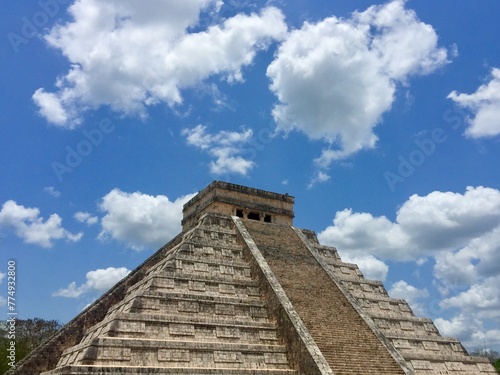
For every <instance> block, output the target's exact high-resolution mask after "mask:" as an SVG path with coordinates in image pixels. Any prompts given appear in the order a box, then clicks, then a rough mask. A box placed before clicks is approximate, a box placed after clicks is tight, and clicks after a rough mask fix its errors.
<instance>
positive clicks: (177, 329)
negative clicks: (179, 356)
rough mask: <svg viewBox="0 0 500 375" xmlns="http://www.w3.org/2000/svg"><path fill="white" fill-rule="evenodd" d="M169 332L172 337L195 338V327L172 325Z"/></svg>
mask: <svg viewBox="0 0 500 375" xmlns="http://www.w3.org/2000/svg"><path fill="white" fill-rule="evenodd" d="M168 332H169V333H170V335H171V336H194V325H193V324H177V323H170V324H169V326H168Z"/></svg>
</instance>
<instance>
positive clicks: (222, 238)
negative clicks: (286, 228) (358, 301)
mask: <svg viewBox="0 0 500 375" xmlns="http://www.w3.org/2000/svg"><path fill="white" fill-rule="evenodd" d="M104 373H105V374H200V375H201V374H221V375H226V374H227V375H229V374H252V375H285V374H286V375H292V374H293V375H295V374H297V372H296V371H295V370H293V369H292V368H291V367H290V364H289V361H288V359H287V348H286V347H285V345H283V344H281V343H280V342H279V340H278V335H277V326H276V323H275V322H272V321H270V319H269V318H268V308H267V305H266V303H265V301H264V300H263V298H262V296H261V292H260V290H259V286H258V284H257V282H256V281H255V280H253V279H252V277H251V275H250V267H249V265H248V263H247V262H246V261H245V260H244V258H243V253H242V246H241V244H238V243H237V241H236V232H235V229H234V223H233V222H232V220H231V218H230V217H228V216H221V215H216V214H209V215H206V216H205V217H204V218H203V219H202V220H201V221H200V224H199V225H198V226H197V227H195V228H194V229H192V230H190V231H189V232H187V233H186V234H184V236H183V240H182V241H181V242H180V243H179V244H178V245H177V246H175V247H174V248H173V249H172V250H171V251H170V252H169V253H168V254H167V256H166V257H165V258H164V259H163V260H162V261H160V262H158V263H157V264H155V265H154V266H153V267H151V268H150V269H149V270H148V271H147V273H146V275H145V277H143V278H142V280H141V281H139V282H138V283H136V284H135V285H133V286H131V287H130V288H129V289H128V291H127V294H126V296H125V298H124V299H123V300H122V301H121V302H119V303H117V304H115V305H114V306H112V307H111V308H110V309H109V310H108V313H107V315H106V317H105V318H104V319H103V320H102V321H101V322H99V323H97V324H94V325H93V326H91V327H89V328H88V329H87V330H86V332H85V334H84V336H83V338H82V340H81V341H80V343H79V344H77V345H75V346H72V347H70V348H67V349H66V350H64V352H63V353H62V355H61V357H60V360H59V363H58V365H57V367H56V368H55V369H54V370H51V371H47V372H44V373H43V375H52V374H65V375H69V374H79V375H81V374H104Z"/></svg>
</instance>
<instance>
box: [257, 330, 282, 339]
mask: <svg viewBox="0 0 500 375" xmlns="http://www.w3.org/2000/svg"><path fill="white" fill-rule="evenodd" d="M259 338H260V339H262V340H277V339H278V338H277V337H276V332H275V331H274V330H272V331H271V330H263V329H261V330H260V331H259Z"/></svg>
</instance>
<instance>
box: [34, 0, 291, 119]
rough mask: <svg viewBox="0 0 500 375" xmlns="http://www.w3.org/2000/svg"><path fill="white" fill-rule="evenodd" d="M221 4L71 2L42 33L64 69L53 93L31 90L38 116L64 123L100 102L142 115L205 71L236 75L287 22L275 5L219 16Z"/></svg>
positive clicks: (199, 0) (193, 0)
mask: <svg viewBox="0 0 500 375" xmlns="http://www.w3.org/2000/svg"><path fill="white" fill-rule="evenodd" d="M220 6H221V3H220V1H216V0H188V1H184V0H183V1H180V0H179V1H171V0H160V1H155V2H152V3H144V2H136V1H131V0H125V1H124V0H110V1H102V0H76V1H75V2H74V3H73V4H72V5H71V6H70V7H69V13H70V15H71V17H72V21H71V22H68V23H66V24H62V25H57V26H55V27H54V28H53V29H52V30H50V32H49V33H48V34H47V35H46V36H45V40H46V41H47V43H48V44H49V45H50V46H52V47H54V48H56V49H59V50H60V51H61V53H62V54H63V55H64V56H65V57H66V58H67V59H68V60H69V62H70V63H71V68H70V70H69V72H68V73H67V74H66V75H64V76H61V77H59V78H58V79H57V82H56V88H57V89H56V91H55V92H48V91H46V90H45V89H43V88H40V89H38V90H37V91H36V92H35V93H34V95H33V100H34V101H35V103H36V104H37V106H38V107H39V113H40V115H42V116H43V117H45V118H46V119H47V121H49V122H51V123H53V124H55V125H58V126H64V127H68V128H74V127H76V126H78V125H79V124H80V123H81V121H82V118H81V115H82V111H85V110H86V109H92V108H97V107H99V106H102V105H107V106H110V107H111V108H112V109H113V110H115V111H118V112H120V113H122V114H125V115H139V116H145V115H146V109H147V107H148V106H151V105H155V104H158V103H166V104H168V105H169V106H174V105H176V104H180V103H182V94H181V91H182V90H183V89H186V88H190V87H193V86H195V85H196V84H198V83H200V82H202V81H203V80H205V79H206V78H208V77H210V76H213V75H219V76H221V77H223V78H225V79H227V80H229V81H241V80H242V79H243V75H242V68H243V67H245V66H247V65H249V64H251V63H252V61H253V59H254V57H255V55H256V53H257V52H258V51H259V50H263V49H266V48H267V47H268V45H269V44H270V43H271V42H272V41H273V40H280V39H282V38H283V37H284V36H285V35H286V32H287V26H286V24H285V22H284V16H283V14H282V13H281V11H280V10H278V9H277V8H274V7H266V8H264V9H262V11H261V12H260V13H259V14H250V15H247V14H237V15H235V16H233V17H230V18H227V19H224V20H222V21H219V19H220V17H218V16H216V13H217V11H218V9H219V8H220ZM200 20H201V21H200ZM202 21H203V22H202ZM207 24H208V26H206V25H207ZM145 67H147V69H145Z"/></svg>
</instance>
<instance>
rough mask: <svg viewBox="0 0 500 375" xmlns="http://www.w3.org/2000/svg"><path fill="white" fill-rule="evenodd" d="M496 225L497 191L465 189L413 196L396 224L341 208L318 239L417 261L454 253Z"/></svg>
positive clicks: (499, 193)
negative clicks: (462, 190) (442, 253)
mask: <svg viewBox="0 0 500 375" xmlns="http://www.w3.org/2000/svg"><path fill="white" fill-rule="evenodd" d="M499 226H500V191H499V190H496V189H492V188H486V187H482V186H479V187H476V188H474V187H468V188H467V190H466V192H465V193H464V194H460V193H453V192H439V191H435V192H432V193H430V194H428V195H426V196H423V197H421V196H418V195H412V196H411V197H410V198H409V199H408V200H407V201H406V202H405V203H404V204H403V205H402V206H401V208H400V209H399V210H398V212H397V215H396V220H395V222H392V221H390V220H389V219H387V218H386V217H385V216H379V217H374V216H372V215H371V214H370V213H356V212H352V210H350V209H345V210H343V211H339V212H337V213H336V215H335V218H334V220H333V225H332V226H329V227H327V228H326V229H325V230H324V231H322V232H320V233H319V234H318V237H319V239H320V240H321V241H323V242H324V243H326V244H329V245H332V246H336V247H338V248H339V249H341V250H342V249H343V250H345V251H349V252H350V253H351V254H373V255H375V256H377V257H380V258H381V259H392V260H417V259H420V258H422V257H426V256H428V255H439V254H440V253H439V252H440V251H441V250H446V251H453V250H456V249H457V248H459V247H464V246H466V245H468V244H469V243H472V242H471V241H472V240H474V239H476V238H483V240H484V239H486V238H488V237H487V236H488V235H491V233H493V231H494V230H495V228H497V227H499ZM495 233H496V232H495ZM476 241H477V240H476ZM491 241H492V240H491ZM482 246H486V245H485V244H483V245H482ZM439 256H441V255H439Z"/></svg>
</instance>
